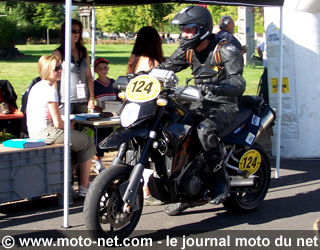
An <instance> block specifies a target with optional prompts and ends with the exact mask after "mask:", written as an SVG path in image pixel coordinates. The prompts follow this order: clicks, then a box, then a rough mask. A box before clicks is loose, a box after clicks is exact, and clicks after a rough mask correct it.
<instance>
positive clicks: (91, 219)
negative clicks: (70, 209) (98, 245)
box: [83, 164, 143, 240]
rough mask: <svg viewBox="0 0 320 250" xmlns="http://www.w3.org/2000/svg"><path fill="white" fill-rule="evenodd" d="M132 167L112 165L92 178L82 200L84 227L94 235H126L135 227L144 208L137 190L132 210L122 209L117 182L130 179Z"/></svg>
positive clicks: (140, 191)
mask: <svg viewBox="0 0 320 250" xmlns="http://www.w3.org/2000/svg"><path fill="white" fill-rule="evenodd" d="M131 170H132V167H130V166H128V165H122V164H119V165H114V166H110V167H108V168H107V169H105V170H103V171H102V172H101V173H100V174H99V175H98V176H97V177H96V178H95V180H94V181H93V183H92V185H91V186H90V188H89V191H88V193H87V195H86V198H85V201H84V208H83V213H84V219H85V226H86V228H87V229H88V230H90V231H89V233H90V235H91V236H92V237H93V238H100V237H103V238H114V237H115V236H117V237H118V238H119V239H120V240H123V239H124V238H126V237H128V236H129V235H130V234H131V232H132V231H133V230H134V229H135V227H136V225H137V224H138V221H139V219H140V216H141V212H142V207H143V193H142V188H140V189H139V193H138V194H137V197H136V200H135V202H134V207H133V209H132V211H131V212H124V211H123V209H122V207H123V201H122V199H121V195H120V190H119V185H120V184H121V183H123V182H125V181H127V180H128V179H129V176H130V173H131Z"/></svg>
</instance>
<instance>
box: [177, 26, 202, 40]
mask: <svg viewBox="0 0 320 250" xmlns="http://www.w3.org/2000/svg"><path fill="white" fill-rule="evenodd" d="M198 31H199V26H198V25H197V24H195V23H189V24H184V25H181V26H180V35H181V36H182V37H186V38H189V39H190V38H192V37H193V36H196V35H198Z"/></svg>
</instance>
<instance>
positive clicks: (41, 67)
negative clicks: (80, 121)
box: [27, 55, 96, 197]
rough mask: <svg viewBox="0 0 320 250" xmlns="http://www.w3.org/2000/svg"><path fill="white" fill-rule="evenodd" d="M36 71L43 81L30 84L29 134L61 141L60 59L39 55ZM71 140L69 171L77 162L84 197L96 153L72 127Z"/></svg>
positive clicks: (82, 134) (62, 124) (28, 106)
mask: <svg viewBox="0 0 320 250" xmlns="http://www.w3.org/2000/svg"><path fill="white" fill-rule="evenodd" d="M38 71H39V74H40V77H41V79H42V80H41V81H40V82H38V83H36V84H35V85H34V86H33V87H32V89H31V91H30V94H29V97H28V104H27V125H28V132H29V136H30V138H31V139H44V140H45V142H46V143H47V144H52V143H63V141H64V136H63V133H64V122H63V120H62V118H61V113H60V109H59V102H58V92H57V81H59V80H60V79H61V71H62V66H61V63H60V59H59V58H58V57H57V56H54V55H51V56H42V57H41V58H40V59H39V62H38ZM71 127H73V123H72V124H71ZM70 142H71V146H70V149H71V163H72V172H74V170H75V168H76V166H77V165H79V170H80V186H79V196H82V197H84V196H85V195H86V193H87V190H88V187H89V177H90V167H91V159H92V157H93V155H95V154H96V148H95V145H94V142H93V139H92V138H91V137H89V136H88V135H86V134H84V133H82V132H80V131H77V130H73V129H71V131H70Z"/></svg>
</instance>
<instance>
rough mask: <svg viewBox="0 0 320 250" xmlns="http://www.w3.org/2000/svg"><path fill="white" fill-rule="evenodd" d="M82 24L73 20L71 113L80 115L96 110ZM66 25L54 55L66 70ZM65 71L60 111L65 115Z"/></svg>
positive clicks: (60, 90)
mask: <svg viewBox="0 0 320 250" xmlns="http://www.w3.org/2000/svg"><path fill="white" fill-rule="evenodd" d="M82 30H83V26H82V23H81V22H80V21H78V20H75V19H72V30H71V66H70V104H71V108H70V113H71V114H79V113H87V109H94V100H95V99H94V87H93V77H92V74H91V70H90V61H89V54H88V51H87V49H86V47H84V45H83V38H82ZM64 51H65V23H63V24H62V25H61V30H60V46H59V48H57V49H56V50H55V51H54V52H53V54H54V55H56V56H58V57H59V58H60V59H61V61H62V66H63V68H64V69H65V68H66V66H65V55H64ZM65 74H66V72H65V70H63V71H62V77H61V84H60V86H59V92H60V97H61V100H60V109H61V113H62V114H64V103H65V100H66V99H65V98H66V96H65V91H64V90H65V80H64V79H65Z"/></svg>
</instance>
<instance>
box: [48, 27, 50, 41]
mask: <svg viewBox="0 0 320 250" xmlns="http://www.w3.org/2000/svg"><path fill="white" fill-rule="evenodd" d="M47 44H50V42H49V29H48V28H47Z"/></svg>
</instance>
